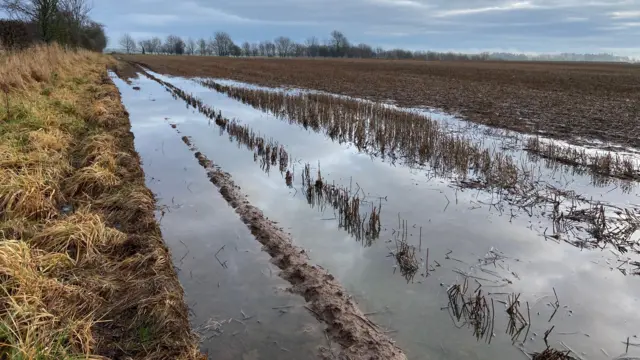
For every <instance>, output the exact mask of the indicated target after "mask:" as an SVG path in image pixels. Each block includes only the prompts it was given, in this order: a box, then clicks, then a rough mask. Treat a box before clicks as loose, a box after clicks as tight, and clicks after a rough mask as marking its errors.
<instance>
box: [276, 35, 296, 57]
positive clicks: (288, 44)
mask: <svg viewBox="0 0 640 360" xmlns="http://www.w3.org/2000/svg"><path fill="white" fill-rule="evenodd" d="M274 43H275V45H276V50H277V51H278V55H279V56H281V57H287V56H289V55H290V54H291V50H292V45H293V41H291V39H289V38H288V37H286V36H279V37H277V38H276V39H275V41H274Z"/></svg>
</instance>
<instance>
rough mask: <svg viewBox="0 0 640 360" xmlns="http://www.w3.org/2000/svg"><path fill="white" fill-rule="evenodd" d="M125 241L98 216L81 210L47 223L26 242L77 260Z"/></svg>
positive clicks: (124, 237)
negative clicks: (65, 254)
mask: <svg viewBox="0 0 640 360" xmlns="http://www.w3.org/2000/svg"><path fill="white" fill-rule="evenodd" d="M125 239H126V235H125V234H123V233H121V232H120V231H118V230H116V229H112V228H109V227H107V226H106V224H105V223H104V221H103V220H102V218H101V217H100V216H98V215H97V214H94V213H90V212H89V209H83V210H80V211H77V212H76V213H74V214H73V215H70V216H68V217H66V218H64V219H61V220H56V221H53V222H51V223H50V224H49V225H48V226H46V227H45V228H44V229H43V230H42V231H41V232H40V233H38V234H37V235H36V236H34V237H33V238H32V239H31V240H30V241H29V242H30V243H31V244H33V245H34V246H35V247H37V248H39V249H42V250H46V251H48V252H54V253H68V254H69V255H70V256H71V257H72V258H74V259H75V260H76V261H79V260H80V258H83V257H92V256H95V255H96V254H98V253H102V252H105V250H106V249H109V248H113V247H114V246H117V245H119V244H121V243H123V242H124V241H125Z"/></svg>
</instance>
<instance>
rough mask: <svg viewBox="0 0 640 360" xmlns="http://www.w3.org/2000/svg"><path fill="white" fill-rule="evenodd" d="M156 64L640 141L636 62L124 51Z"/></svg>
mask: <svg viewBox="0 0 640 360" xmlns="http://www.w3.org/2000/svg"><path fill="white" fill-rule="evenodd" d="M125 58H126V59H127V60H132V61H136V62H138V63H140V64H142V65H144V66H146V67H148V68H150V69H151V70H153V71H156V72H159V73H164V74H171V75H179V76H187V77H190V76H194V77H195V76H197V77H215V78H228V79H234V80H239V81H245V82H250V83H256V84H260V85H264V86H272V87H275V86H295V87H302V88H310V89H317V90H323V91H328V92H332V93H337V94H344V95H350V96H356V97H362V98H368V99H372V100H379V101H380V100H393V101H395V102H396V103H397V104H398V105H400V106H431V107H435V108H440V109H442V110H444V111H448V112H453V113H459V114H461V115H463V116H464V117H466V118H467V119H469V120H470V121H474V122H478V123H482V124H486V125H490V126H495V127H500V128H507V129H511V130H516V131H521V132H529V133H538V132H540V133H544V134H546V135H548V136H551V137H555V138H563V139H568V140H573V141H578V140H577V137H584V138H590V139H598V140H604V141H612V142H616V143H620V144H626V145H630V146H636V147H638V146H640V136H639V135H640V125H638V124H639V120H640V86H639V85H638V84H639V83H640V66H637V65H629V64H601V63H598V64H593V63H591V64H587V63H517V62H446V61H443V62H426V61H405V60H354V59H266V58H226V57H211V56H204V57H201V56H153V55H147V56H126V57H125Z"/></svg>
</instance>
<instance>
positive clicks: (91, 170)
mask: <svg viewBox="0 0 640 360" xmlns="http://www.w3.org/2000/svg"><path fill="white" fill-rule="evenodd" d="M67 184H68V185H67V187H66V191H67V193H69V194H70V195H71V196H74V195H79V194H81V193H86V194H90V195H91V194H99V193H101V192H104V191H106V190H108V189H109V188H110V187H112V186H117V185H120V184H121V179H120V178H119V177H118V176H117V175H116V174H114V173H113V172H112V171H111V170H109V169H108V168H105V167H104V166H102V165H101V164H94V165H91V166H87V167H83V168H81V169H80V170H78V171H76V173H75V174H74V175H73V176H72V177H71V178H69V179H68V182H67Z"/></svg>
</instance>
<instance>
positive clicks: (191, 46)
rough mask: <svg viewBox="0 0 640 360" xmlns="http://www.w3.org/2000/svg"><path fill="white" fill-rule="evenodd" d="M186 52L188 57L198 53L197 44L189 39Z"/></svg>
mask: <svg viewBox="0 0 640 360" xmlns="http://www.w3.org/2000/svg"><path fill="white" fill-rule="evenodd" d="M185 52H186V53H187V54H188V55H193V54H195V52H196V42H195V40H193V39H192V38H189V39H187V42H186V43H185Z"/></svg>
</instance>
